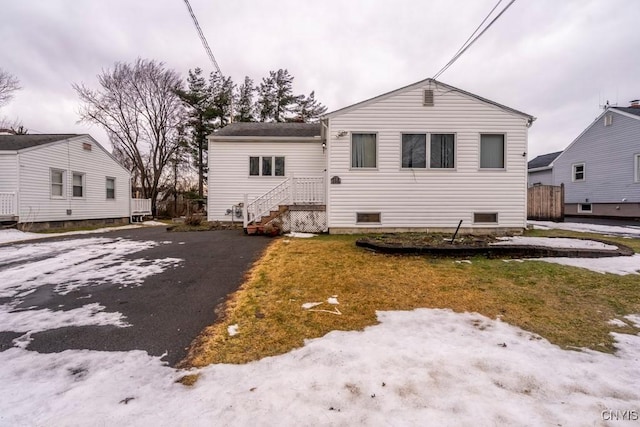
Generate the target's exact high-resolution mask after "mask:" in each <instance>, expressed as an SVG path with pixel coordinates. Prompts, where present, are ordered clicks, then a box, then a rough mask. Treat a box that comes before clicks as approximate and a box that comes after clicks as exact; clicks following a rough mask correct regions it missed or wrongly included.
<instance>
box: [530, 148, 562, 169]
mask: <svg viewBox="0 0 640 427" xmlns="http://www.w3.org/2000/svg"><path fill="white" fill-rule="evenodd" d="M560 154H562V151H556V152H555V153H548V154H542V155H540V156H538V157H536V158H535V159H533V160H530V161H529V163H528V164H527V168H528V169H536V168H544V167H547V166H549V165H550V164H551V162H553V161H554V160H555V159H556V158H557V157H558V156H559V155H560Z"/></svg>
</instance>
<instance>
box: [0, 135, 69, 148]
mask: <svg viewBox="0 0 640 427" xmlns="http://www.w3.org/2000/svg"><path fill="white" fill-rule="evenodd" d="M76 136H78V135H77V134H43V135H0V151H17V150H22V149H25V148H30V147H35V146H38V145H44V144H49V143H50V142H55V141H63V140H65V139H69V138H73V137H76Z"/></svg>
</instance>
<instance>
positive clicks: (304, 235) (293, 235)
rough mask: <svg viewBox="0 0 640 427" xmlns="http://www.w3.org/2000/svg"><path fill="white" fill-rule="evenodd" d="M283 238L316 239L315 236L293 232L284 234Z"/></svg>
mask: <svg viewBox="0 0 640 427" xmlns="http://www.w3.org/2000/svg"><path fill="white" fill-rule="evenodd" d="M285 236H287V237H297V238H299V239H308V238H310V237H316V236H317V234H313V233H298V232H293V233H287V234H285Z"/></svg>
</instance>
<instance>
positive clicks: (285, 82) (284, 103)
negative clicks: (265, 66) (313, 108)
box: [271, 68, 300, 122]
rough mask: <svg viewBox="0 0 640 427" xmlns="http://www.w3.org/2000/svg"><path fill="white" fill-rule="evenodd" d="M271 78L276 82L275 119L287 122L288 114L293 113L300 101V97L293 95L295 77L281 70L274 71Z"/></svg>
mask: <svg viewBox="0 0 640 427" xmlns="http://www.w3.org/2000/svg"><path fill="white" fill-rule="evenodd" d="M271 76H272V78H273V79H274V82H275V96H274V100H275V108H274V111H273V119H274V120H275V121H276V122H284V121H287V118H288V117H287V116H288V114H289V113H291V112H292V111H293V109H294V107H295V104H296V103H297V102H298V101H299V100H300V96H299V95H294V94H293V76H292V75H290V74H289V71H287V70H283V69H282V68H281V69H279V70H278V71H276V72H275V73H273V71H272V72H271Z"/></svg>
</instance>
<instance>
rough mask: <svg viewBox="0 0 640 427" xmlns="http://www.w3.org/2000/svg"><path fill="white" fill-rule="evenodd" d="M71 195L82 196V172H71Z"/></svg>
mask: <svg viewBox="0 0 640 427" xmlns="http://www.w3.org/2000/svg"><path fill="white" fill-rule="evenodd" d="M73 197H84V174H83V173H79V172H74V173H73Z"/></svg>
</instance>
